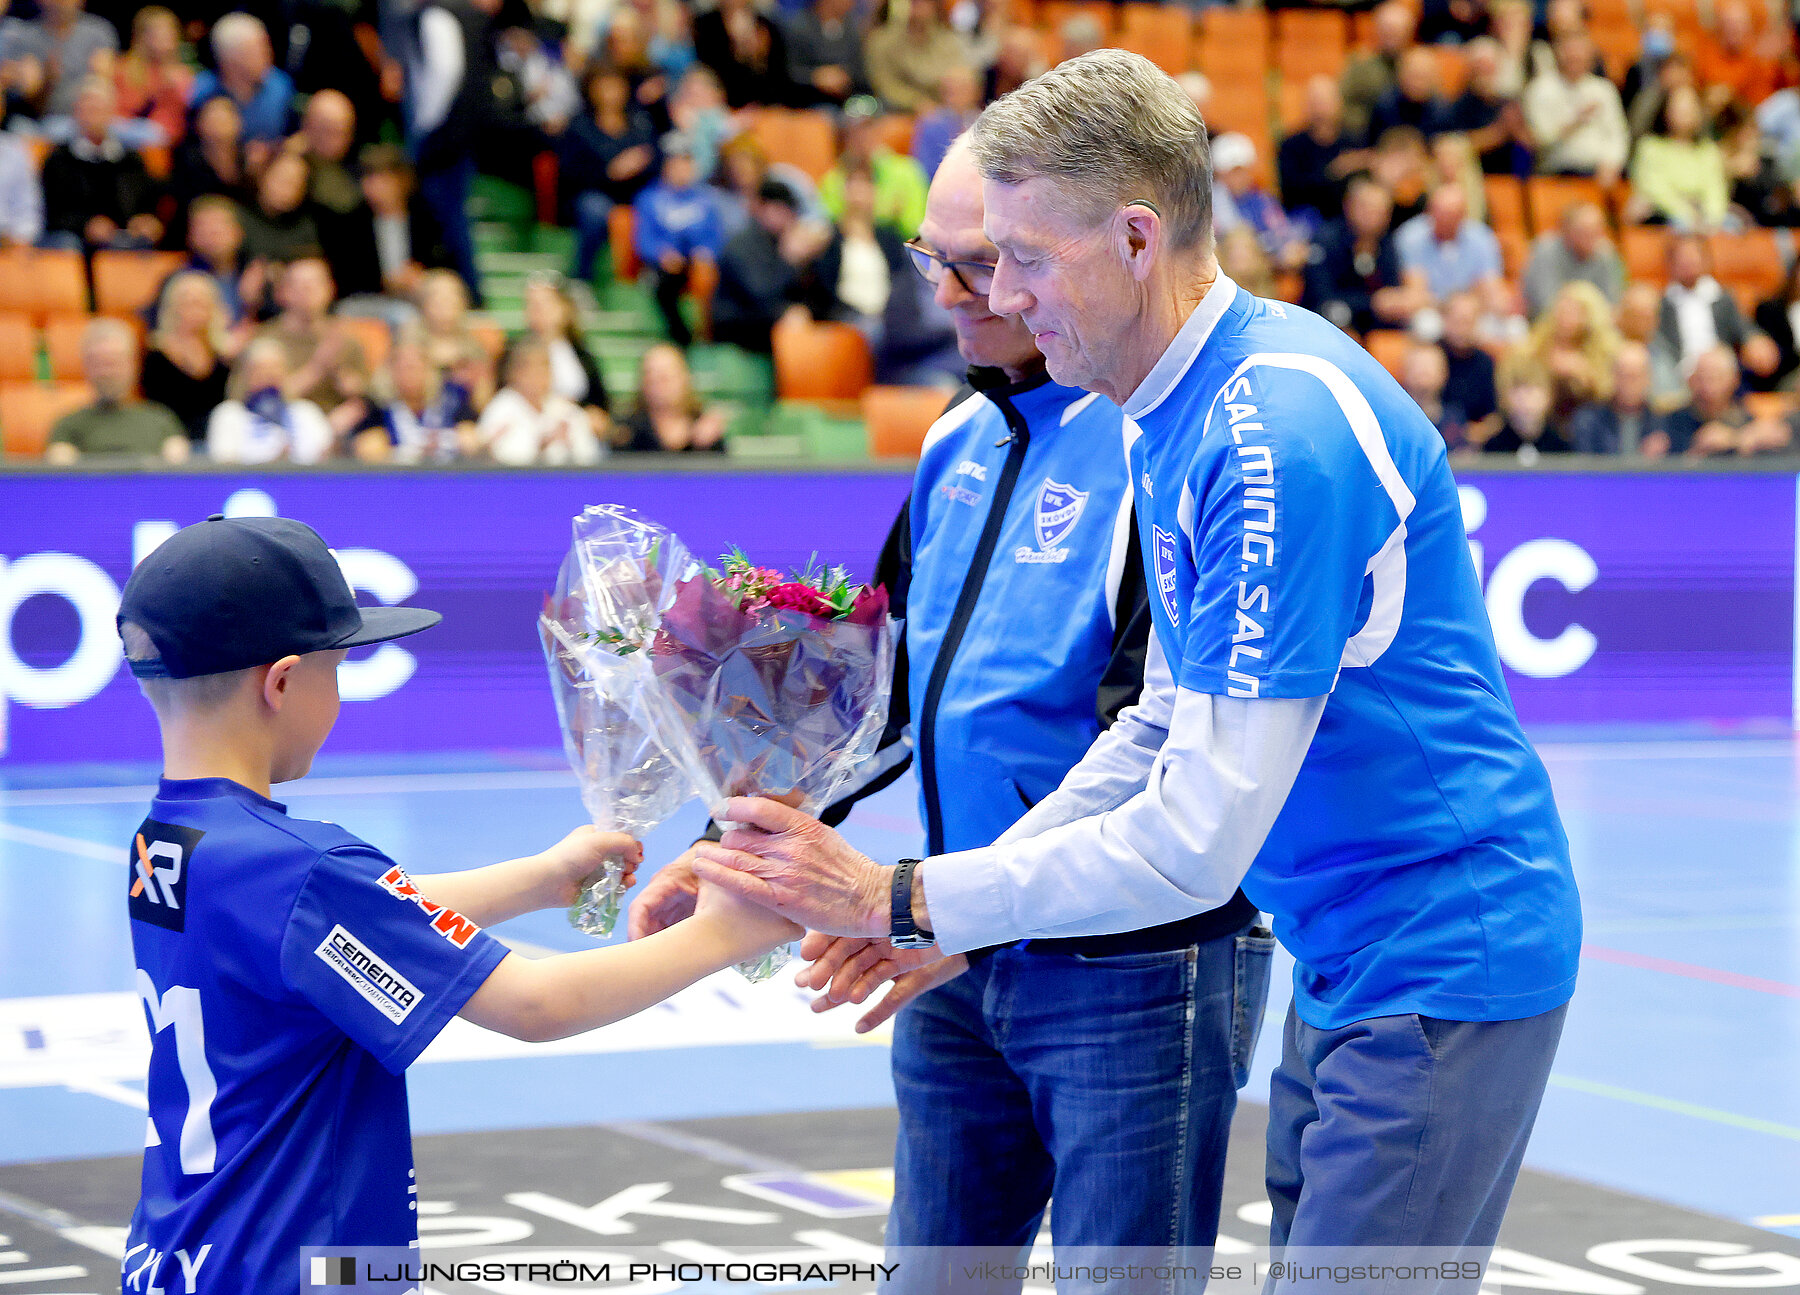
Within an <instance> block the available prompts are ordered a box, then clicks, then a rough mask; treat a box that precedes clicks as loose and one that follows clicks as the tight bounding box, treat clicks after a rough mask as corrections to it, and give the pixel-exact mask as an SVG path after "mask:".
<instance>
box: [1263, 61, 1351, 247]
mask: <svg viewBox="0 0 1800 1295" xmlns="http://www.w3.org/2000/svg"><path fill="white" fill-rule="evenodd" d="M1358 161H1359V158H1358V156H1357V153H1356V152H1355V151H1354V150H1353V147H1352V141H1351V140H1350V138H1349V136H1347V135H1346V134H1345V133H1344V98H1343V95H1342V94H1340V93H1339V91H1338V87H1337V82H1336V81H1333V80H1332V79H1331V78H1330V77H1328V76H1324V75H1319V76H1315V77H1313V78H1312V79H1311V80H1309V81H1308V82H1307V83H1306V124H1305V125H1304V126H1302V127H1301V128H1300V129H1299V130H1297V131H1295V132H1294V133H1293V134H1292V135H1289V136H1288V137H1287V138H1286V139H1284V140H1282V141H1281V149H1280V151H1279V153H1278V154H1277V157H1276V163H1275V168H1276V175H1277V178H1278V179H1279V181H1280V184H1281V201H1282V203H1283V204H1284V205H1285V206H1286V207H1287V210H1288V214H1289V215H1291V216H1293V217H1294V218H1295V219H1296V220H1297V221H1299V222H1300V223H1301V224H1302V225H1303V226H1304V227H1305V228H1306V229H1307V230H1308V231H1309V232H1310V231H1313V230H1317V229H1318V228H1319V227H1320V226H1322V225H1324V224H1325V222H1327V221H1331V220H1336V219H1337V218H1338V217H1339V216H1341V215H1343V214H1344V187H1345V185H1346V184H1347V183H1348V179H1349V176H1350V173H1351V171H1352V170H1353V169H1354V168H1355V166H1356V165H1357V163H1358Z"/></svg>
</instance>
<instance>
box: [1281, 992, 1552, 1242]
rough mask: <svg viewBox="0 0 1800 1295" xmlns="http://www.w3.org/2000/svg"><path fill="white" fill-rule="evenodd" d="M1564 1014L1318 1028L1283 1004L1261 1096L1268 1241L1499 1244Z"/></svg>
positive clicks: (1384, 1020) (1389, 1020)
mask: <svg viewBox="0 0 1800 1295" xmlns="http://www.w3.org/2000/svg"><path fill="white" fill-rule="evenodd" d="M1567 1010H1568V1008H1567V1006H1566V1005H1565V1006H1563V1007H1559V1008H1556V1009H1555V1010H1554V1011H1549V1012H1545V1013H1543V1014H1542V1015H1541V1016H1533V1017H1527V1018H1526V1019H1524V1020H1518V1021H1483V1022H1468V1021H1444V1020H1437V1019H1434V1018H1432V1017H1420V1016H1383V1017H1376V1018H1374V1019H1372V1020H1367V1021H1357V1022H1355V1023H1354V1024H1351V1025H1347V1026H1344V1027H1343V1028H1341V1029H1336V1030H1318V1029H1314V1028H1313V1027H1312V1026H1310V1025H1308V1024H1306V1023H1305V1022H1304V1021H1302V1020H1301V1019H1300V1018H1299V1017H1298V1016H1296V1015H1295V1014H1294V1011H1293V1009H1292V1008H1291V1007H1290V1008H1289V1009H1288V1018H1287V1027H1286V1030H1285V1031H1284V1038H1283V1043H1282V1056H1281V1065H1280V1067H1279V1068H1277V1070H1276V1071H1275V1075H1274V1078H1273V1079H1272V1080H1271V1083H1270V1092H1269V1139H1268V1189H1269V1201H1270V1204H1271V1205H1272V1206H1273V1208H1274V1215H1273V1219H1272V1221H1271V1223H1270V1227H1269V1244H1270V1246H1271V1247H1276V1248H1280V1247H1283V1246H1286V1247H1300V1246H1320V1247H1333V1246H1433V1247H1486V1246H1491V1245H1493V1244H1494V1241H1495V1239H1496V1237H1497V1236H1498V1235H1499V1232H1500V1219H1501V1217H1502V1216H1503V1215H1504V1214H1505V1213H1506V1203H1507V1200H1508V1198H1509V1197H1510V1196H1511V1195H1512V1189H1513V1182H1514V1180H1515V1179H1517V1177H1518V1174H1519V1163H1520V1161H1521V1159H1522V1158H1523V1157H1524V1154H1525V1142H1526V1139H1527V1138H1529V1137H1530V1135H1531V1125H1532V1122H1533V1121H1534V1120H1535V1119H1536V1118H1537V1111H1538V1103H1539V1101H1540V1100H1541V1099H1542V1097H1543V1095H1544V1085H1545V1084H1546V1083H1547V1082H1548V1081H1549V1077H1550V1063H1551V1061H1552V1059H1553V1058H1554V1057H1555V1055H1556V1044H1557V1040H1558V1039H1559V1038H1560V1037H1561V1035H1562V1026H1563V1017H1564V1015H1565V1013H1566V1012H1567Z"/></svg>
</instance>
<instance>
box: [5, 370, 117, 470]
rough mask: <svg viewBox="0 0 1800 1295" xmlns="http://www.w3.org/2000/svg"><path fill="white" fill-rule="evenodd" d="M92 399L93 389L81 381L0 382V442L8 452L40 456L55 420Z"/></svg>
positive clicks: (26, 455)
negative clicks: (45, 384) (42, 383)
mask: <svg viewBox="0 0 1800 1295" xmlns="http://www.w3.org/2000/svg"><path fill="white" fill-rule="evenodd" d="M93 399H94V393H93V391H92V389H90V388H89V387H88V386H87V384H86V383H82V382H58V383H53V384H51V385H49V386H43V385H40V384H38V383H35V382H9V383H5V384H0V445H3V446H4V448H5V450H6V453H8V454H10V455H15V456H19V457H23V458H32V459H35V458H40V457H42V455H43V453H44V446H46V445H48V444H49V443H50V429H51V428H52V427H54V426H55V425H56V420H57V419H59V418H61V417H62V416H63V415H64V414H68V413H73V412H74V411H75V410H77V409H80V408H81V407H82V406H83V405H86V404H89V403H91V402H92V401H93Z"/></svg>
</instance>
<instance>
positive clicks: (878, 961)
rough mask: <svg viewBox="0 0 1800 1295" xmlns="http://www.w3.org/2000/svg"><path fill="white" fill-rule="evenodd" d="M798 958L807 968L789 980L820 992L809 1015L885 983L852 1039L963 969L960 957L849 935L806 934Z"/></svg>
mask: <svg viewBox="0 0 1800 1295" xmlns="http://www.w3.org/2000/svg"><path fill="white" fill-rule="evenodd" d="M800 956H801V957H802V958H805V959H806V960H807V961H808V962H809V963H810V964H811V965H810V966H808V967H805V968H803V969H802V970H801V971H800V974H799V975H797V976H795V977H794V983H795V984H796V985H798V986H800V988H802V989H822V990H824V991H825V992H824V993H822V994H820V995H819V997H817V998H815V999H814V1000H813V1005H812V1009H813V1011H815V1012H828V1011H830V1010H831V1009H832V1008H834V1007H837V1006H839V1005H840V1004H843V1003H860V1002H864V1001H865V1000H866V999H867V998H868V997H869V995H870V994H872V993H874V992H875V991H876V990H877V989H879V988H880V987H881V986H882V985H883V984H885V983H886V982H888V981H890V980H891V981H893V982H894V987H893V988H892V989H890V990H888V992H887V993H886V995H884V996H883V998H882V1000H881V1001H880V1002H879V1003H877V1004H875V1006H873V1007H871V1008H870V1009H869V1010H868V1011H866V1012H864V1013H863V1015H862V1019H860V1020H859V1021H857V1023H856V1032H857V1033H858V1034H867V1033H868V1032H869V1031H870V1030H872V1029H874V1028H875V1027H876V1026H878V1025H880V1024H881V1023H882V1022H883V1021H885V1020H887V1019H888V1018H889V1017H891V1016H893V1014H894V1013H895V1012H897V1011H899V1010H900V1009H901V1008H902V1007H905V1006H906V1005H907V1004H908V1003H910V1002H912V1000H913V999H915V998H917V997H918V996H919V995H920V994H923V993H924V992H925V991H926V990H928V989H936V988H937V987H938V986H939V985H941V984H944V983H945V982H946V981H950V980H954V979H956V977H958V976H960V975H962V973H963V972H965V971H967V970H968V969H969V960H968V958H966V957H964V956H963V955H962V954H960V953H953V954H949V955H945V954H943V953H940V952H938V951H937V950H936V949H896V948H895V947H894V946H893V945H891V944H889V943H888V942H887V941H886V940H879V939H865V938H863V937H860V936H854V935H824V934H821V933H820V932H818V931H809V932H807V935H806V939H805V941H804V942H803V943H802V944H801V945H800Z"/></svg>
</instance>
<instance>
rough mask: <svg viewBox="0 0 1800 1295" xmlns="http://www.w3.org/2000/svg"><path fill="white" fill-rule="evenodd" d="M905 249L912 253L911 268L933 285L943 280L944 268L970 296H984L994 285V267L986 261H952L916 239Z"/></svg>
mask: <svg viewBox="0 0 1800 1295" xmlns="http://www.w3.org/2000/svg"><path fill="white" fill-rule="evenodd" d="M906 250H907V251H908V252H911V253H912V263H913V268H914V269H915V270H917V271H918V272H919V273H920V275H922V276H923V277H924V279H925V282H927V283H929V284H931V285H932V286H933V287H936V286H937V285H938V284H940V283H942V282H943V281H944V271H945V270H948V271H950V273H951V274H954V275H955V276H956V281H957V282H958V283H959V284H961V285H962V290H963V291H964V292H966V293H968V294H969V295H970V296H971V297H985V296H987V295H988V290H989V289H990V288H992V287H993V286H994V267H993V265H992V264H991V263H989V262H987V261H952V260H951V259H950V258H949V257H947V256H944V255H941V254H940V253H937V252H934V251H932V250H931V249H930V248H929V247H926V246H924V245H923V244H922V243H920V242H919V241H918V240H917V239H912V240H910V241H909V242H908V243H907V244H906Z"/></svg>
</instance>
